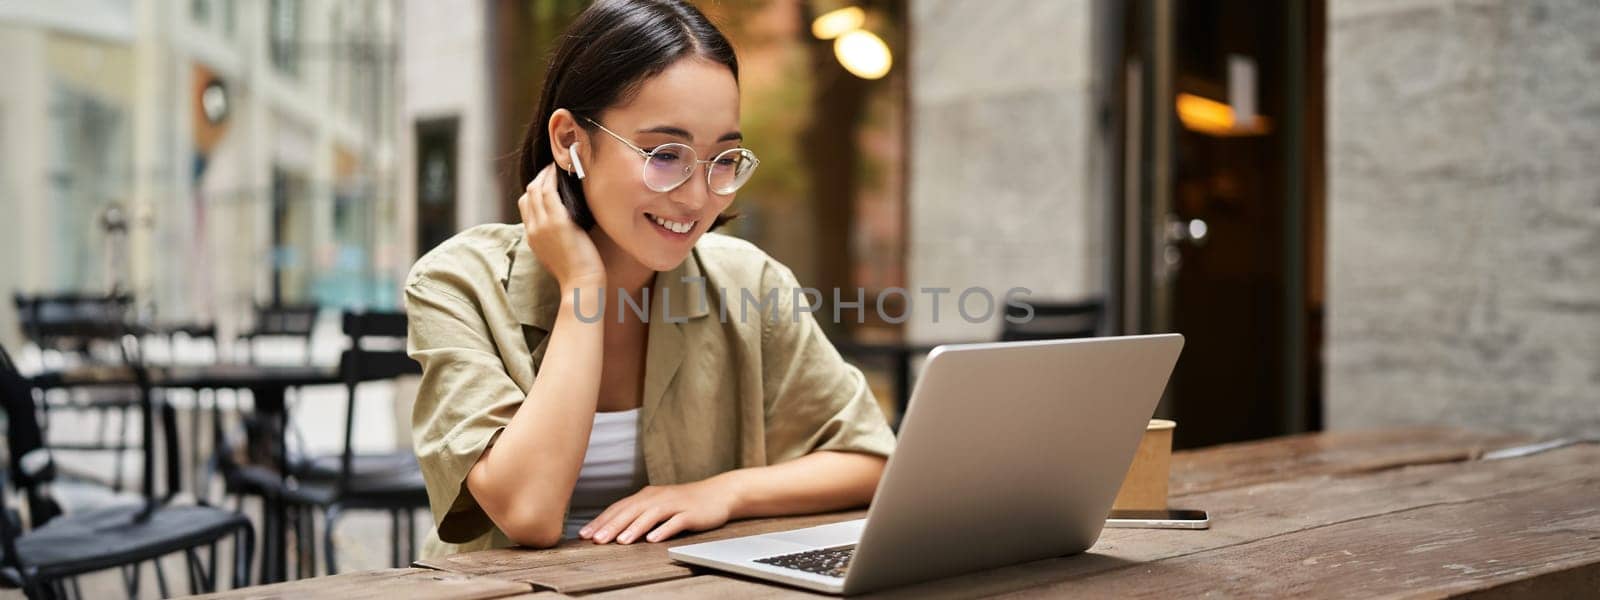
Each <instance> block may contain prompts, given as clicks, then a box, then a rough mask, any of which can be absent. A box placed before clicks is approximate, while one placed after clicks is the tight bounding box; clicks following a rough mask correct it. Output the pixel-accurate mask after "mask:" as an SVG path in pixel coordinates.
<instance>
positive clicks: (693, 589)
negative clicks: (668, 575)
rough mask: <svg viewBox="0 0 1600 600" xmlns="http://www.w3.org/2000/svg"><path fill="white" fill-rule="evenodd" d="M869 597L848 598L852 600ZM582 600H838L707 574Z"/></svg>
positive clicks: (804, 591)
mask: <svg viewBox="0 0 1600 600" xmlns="http://www.w3.org/2000/svg"><path fill="white" fill-rule="evenodd" d="M863 597H871V594H868V595H866V596H851V598H863ZM583 598H584V600H620V599H624V598H650V599H651V600H721V599H724V598H728V599H734V598H737V599H740V600H744V599H746V598H748V599H749V600H791V599H800V598H804V599H814V598H838V596H829V595H825V594H818V593H815V592H808V591H806V590H802V589H799V588H792V587H788V586H782V585H777V584H768V583H763V582H760V581H756V580H754V579H746V578H744V577H741V576H737V575H718V574H710V573H709V572H708V574H705V575H695V576H694V577H684V578H681V579H674V580H672V581H663V582H661V583H654V584H651V585H648V586H644V587H634V588H624V589H620V590H612V591H609V592H601V593H598V594H589V595H586V596H584V597H583Z"/></svg>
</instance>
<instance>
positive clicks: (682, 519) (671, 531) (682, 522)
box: [645, 513, 689, 542]
mask: <svg viewBox="0 0 1600 600" xmlns="http://www.w3.org/2000/svg"><path fill="white" fill-rule="evenodd" d="M688 526H689V513H678V514H675V515H672V518H671V519H667V522H665V523H662V524H661V526H660V527H657V528H656V529H655V531H652V532H650V535H648V536H645V539H646V540H649V541H651V542H659V541H662V540H665V539H669V538H671V537H672V536H675V535H678V534H680V533H683V530H684V529H685V528H687V527H688Z"/></svg>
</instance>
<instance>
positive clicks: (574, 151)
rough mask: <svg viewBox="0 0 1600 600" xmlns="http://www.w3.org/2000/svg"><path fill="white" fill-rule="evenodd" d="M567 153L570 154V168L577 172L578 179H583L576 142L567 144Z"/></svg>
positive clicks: (581, 162)
mask: <svg viewBox="0 0 1600 600" xmlns="http://www.w3.org/2000/svg"><path fill="white" fill-rule="evenodd" d="M567 154H570V155H572V170H574V171H577V172H578V179H583V161H581V160H578V143H577V142H573V143H572V145H571V146H567Z"/></svg>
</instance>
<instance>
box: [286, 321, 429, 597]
mask: <svg viewBox="0 0 1600 600" xmlns="http://www.w3.org/2000/svg"><path fill="white" fill-rule="evenodd" d="M343 325H344V333H345V335H346V336H348V337H349V338H350V349H348V350H345V352H344V354H343V355H341V356H340V360H339V372H340V375H341V377H343V379H344V381H345V392H346V397H345V403H346V404H345V406H346V410H345V424H344V448H343V451H342V452H341V453H340V454H338V455H336V456H320V457H311V458H308V459H306V460H303V461H300V462H299V463H298V464H296V465H295V466H294V469H293V473H294V476H295V480H296V484H297V485H296V487H295V488H294V490H292V491H291V492H290V494H289V498H290V501H291V502H296V503H299V504H302V505H305V506H316V507H321V508H322V509H323V515H324V518H323V522H324V525H323V539H322V546H323V554H324V555H326V557H327V558H326V561H327V565H328V574H330V575H332V574H334V573H337V572H338V564H337V562H336V560H335V554H334V544H333V530H334V527H335V526H336V525H337V524H338V521H339V518H340V517H341V516H343V514H344V513H345V512H346V511H350V510H383V511H388V512H389V517H390V520H391V521H390V523H391V529H390V534H391V535H390V557H391V562H392V563H393V565H394V566H396V567H403V566H406V565H407V564H409V563H410V558H409V557H411V556H414V555H415V554H416V552H415V550H416V549H415V548H414V547H413V544H414V543H415V539H416V532H415V531H414V529H415V520H414V519H413V518H412V517H413V513H414V511H416V510H421V509H427V508H428V492H427V489H426V488H425V487H424V485H423V481H422V470H421V467H419V466H418V465H417V457H416V454H415V453H414V452H412V451H411V450H410V449H409V448H408V449H405V450H397V451H394V452H389V453H381V454H357V453H356V452H355V447H354V441H355V426H356V388H357V387H358V386H359V385H360V384H361V383H362V382H367V381H377V380H386V379H394V378H396V377H400V376H402V375H415V374H421V373H422V366H421V365H419V364H417V362H416V361H414V360H411V357H409V356H407V355H406V352H405V339H406V316H405V313H399V312H347V313H345V314H344V324H343ZM384 343H387V344H388V346H387V347H376V348H375V347H369V346H377V345H381V344H384ZM305 517H306V518H304V519H303V521H302V525H304V526H305V528H306V530H307V532H306V536H305V537H306V539H310V538H311V537H313V535H312V534H314V532H313V531H311V520H310V518H309V515H308V514H307V515H305ZM402 541H403V542H404V544H402ZM402 545H403V546H404V548H405V550H404V552H402V550H401V548H402ZM307 546H309V545H307ZM304 550H307V551H308V550H309V548H305V549H304ZM307 558H308V559H309V560H308V561H307V562H308V563H310V564H315V556H314V555H311V554H310V553H309V552H308V553H307Z"/></svg>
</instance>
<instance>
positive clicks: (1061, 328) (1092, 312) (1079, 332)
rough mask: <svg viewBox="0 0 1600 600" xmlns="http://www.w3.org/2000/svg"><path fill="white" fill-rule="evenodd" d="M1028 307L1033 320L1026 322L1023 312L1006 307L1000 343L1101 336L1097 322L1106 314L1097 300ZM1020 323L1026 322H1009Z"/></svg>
mask: <svg viewBox="0 0 1600 600" xmlns="http://www.w3.org/2000/svg"><path fill="white" fill-rule="evenodd" d="M1029 304H1030V306H1031V307H1032V309H1033V316H1032V318H1028V314H1027V309H1026V308H1024V307H1022V306H1018V305H1016V304H1008V305H1006V320H1005V324H1004V325H1003V326H1002V327H1001V330H1000V341H1003V342H1016V341H1026V340H1059V339H1069V338H1086V337H1094V336H1095V335H1098V334H1099V332H1100V321H1101V320H1102V318H1103V314H1104V313H1105V302H1104V301H1102V300H1100V299H1098V298H1096V299H1091V300H1085V301H1081V302H1064V303H1037V302H1030V303H1029ZM1019 319H1028V320H1026V321H1023V322H1019V323H1013V322H1012V321H1015V320H1019Z"/></svg>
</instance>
